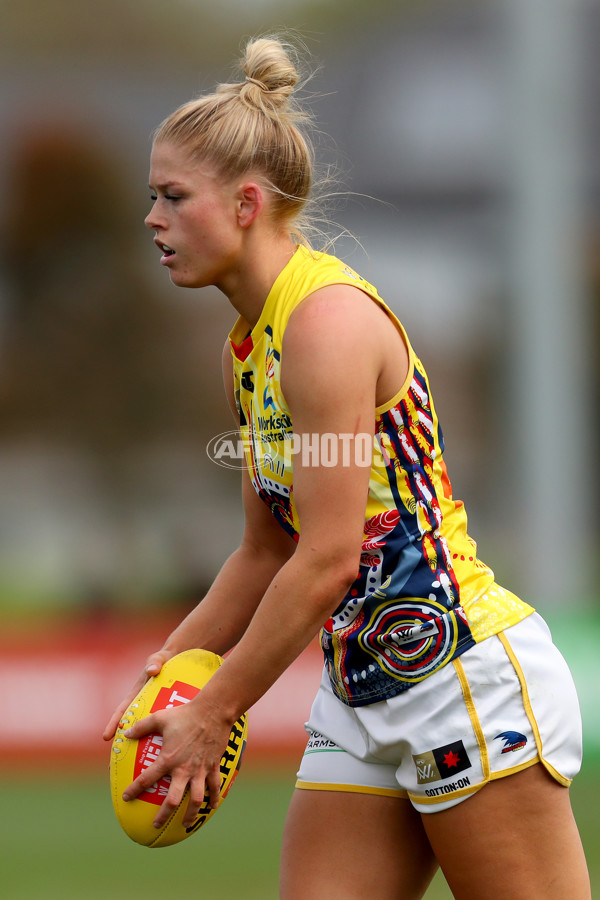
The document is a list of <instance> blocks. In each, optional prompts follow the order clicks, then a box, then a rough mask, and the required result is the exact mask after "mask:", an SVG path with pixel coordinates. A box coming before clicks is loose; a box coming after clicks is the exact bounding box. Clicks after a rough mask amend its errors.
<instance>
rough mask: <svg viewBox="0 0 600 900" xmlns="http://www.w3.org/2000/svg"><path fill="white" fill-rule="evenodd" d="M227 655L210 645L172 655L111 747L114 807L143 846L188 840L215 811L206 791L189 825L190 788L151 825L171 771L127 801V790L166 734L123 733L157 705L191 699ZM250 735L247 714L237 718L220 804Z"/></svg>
mask: <svg viewBox="0 0 600 900" xmlns="http://www.w3.org/2000/svg"><path fill="white" fill-rule="evenodd" d="M222 663H223V660H222V659H221V657H220V656H217V655H216V654H215V653H210V652H209V651H208V650H186V651H185V652H183V653H179V654H178V655H177V656H174V657H173V658H172V659H170V660H168V662H166V663H165V664H164V666H163V667H162V669H161V671H160V672H159V674H158V675H156V676H155V677H154V678H150V679H149V680H148V681H147V682H146V684H145V685H144V687H143V688H142V689H141V691H140V692H139V694H138V695H137V697H135V699H134V700H133V701H132V702H131V704H130V706H129V709H128V710H127V712H125V713H124V715H123V717H122V719H121V722H120V723H119V727H118V728H117V732H116V734H115V737H114V740H113V744H112V748H111V752H110V789H111V794H112V801H113V806H114V810H115V813H116V816H117V819H118V820H119V823H120V824H121V827H122V828H123V830H124V831H125V833H126V834H127V835H128V836H129V837H130V838H131V839H132V840H134V841H136V842H137V843H138V844H143V845H144V846H145V847H167V846H169V844H176V843H178V842H179V841H183V840H185V838H187V837H189V836H190V835H191V834H194V833H195V832H196V831H198V829H199V828H201V827H202V825H204V824H205V823H206V822H208V820H209V819H210V817H211V816H212V815H213V814H214V813H215V812H216V809H211V808H210V806H209V805H208V794H207V795H206V796H205V798H204V802H203V804H202V806H201V807H200V810H199V812H198V815H197V816H196V819H195V820H194V822H193V823H192V825H190V826H189V827H187V828H186V827H184V825H183V823H182V820H183V816H184V812H185V809H186V806H187V800H188V794H189V788H187V789H186V791H185V794H184V796H183V798H182V801H181V803H180V804H179V806H178V807H177V809H176V810H174V812H173V813H172V815H171V816H170V818H169V819H168V820H167V822H166V823H165V824H164V825H163V826H162V827H161V828H155V827H154V825H153V822H154V819H155V817H156V813H157V812H158V808H159V807H160V806H161V805H162V803H163V801H164V799H165V797H166V796H167V792H168V790H169V781H170V778H169V776H166V777H164V778H161V779H160V781H159V782H158V783H157V784H154V785H153V786H152V787H151V788H149V789H148V790H146V791H144V793H142V794H140V796H139V797H136V799H135V800H130V801H129V802H127V803H125V801H124V800H123V791H124V790H125V788H126V787H128V786H129V785H130V784H131V782H132V781H133V780H134V779H135V778H137V777H138V775H140V773H141V772H142V771H143V770H144V768H146V767H147V766H149V765H151V764H152V763H153V762H154V760H155V759H156V757H157V756H158V755H159V753H160V748H161V744H162V737H161V736H160V735H157V734H151V735H146V736H145V737H142V738H140V739H139V740H131V739H129V738H126V737H124V736H123V732H124V731H126V730H127V729H128V728H130V727H131V726H132V725H133V724H134V723H135V722H138V721H139V720H140V719H143V718H145V717H146V716H148V715H150V713H153V712H156V711H157V710H159V709H171V708H173V707H176V706H180V705H181V704H182V703H189V701H190V700H192V699H193V698H194V697H195V696H196V694H197V693H198V692H199V691H200V690H202V688H203V687H204V685H205V684H206V683H207V681H208V680H209V679H210V678H211V677H212V676H213V675H214V673H215V672H216V671H217V669H218V668H219V666H220V665H222ZM247 734H248V716H247V713H244V715H243V716H240V718H239V719H238V720H237V722H236V723H235V725H234V726H233V729H232V731H231V734H230V736H229V743H228V744H227V749H226V750H225V753H224V754H223V756H222V758H221V791H220V800H219V806H220V805H221V803H222V802H223V800H224V799H225V797H226V796H227V792H228V791H229V789H230V787H231V785H232V784H233V781H234V779H235V777H236V775H237V773H238V770H239V767H240V763H241V759H242V754H243V752H244V748H245V746H246V737H247Z"/></svg>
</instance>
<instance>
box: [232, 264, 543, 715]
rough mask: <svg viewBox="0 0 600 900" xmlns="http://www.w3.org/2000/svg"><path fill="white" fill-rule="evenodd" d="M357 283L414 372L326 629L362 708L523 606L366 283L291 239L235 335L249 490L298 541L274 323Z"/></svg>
mask: <svg viewBox="0 0 600 900" xmlns="http://www.w3.org/2000/svg"><path fill="white" fill-rule="evenodd" d="M340 283H341V284H349V285H352V286H354V287H358V288H360V289H361V290H363V291H364V292H365V293H366V294H368V295H369V296H370V297H371V298H372V299H373V300H374V301H375V302H376V303H378V304H379V305H380V306H382V307H383V308H384V309H385V310H386V312H387V313H388V315H389V316H390V318H391V319H392V321H393V322H394V323H395V325H396V327H397V328H398V330H399V332H400V334H401V335H402V337H403V339H404V340H405V342H406V345H407V348H408V350H409V359H410V370H409V374H408V377H407V379H406V382H405V384H404V385H402V387H401V388H400V390H399V391H398V393H397V395H396V396H395V397H393V398H391V400H390V401H389V403H387V404H385V405H384V406H382V407H379V408H377V410H376V411H375V421H374V425H373V460H372V465H371V472H370V481H369V494H368V501H367V507H366V513H365V526H364V539H363V544H362V553H361V557H360V562H359V567H358V573H357V577H356V579H355V581H354V583H353V584H352V586H351V588H350V590H349V591H348V593H347V594H346V596H345V598H344V600H343V601H342V603H340V605H339V606H338V608H337V609H336V610H335V612H334V613H333V615H332V616H331V618H330V619H329V620H328V621H327V622H326V623H325V624H324V626H323V629H322V632H321V645H322V647H323V651H324V654H325V660H326V664H327V668H328V672H329V677H330V680H331V684H332V687H333V690H334V692H335V693H336V695H337V696H338V697H339V698H340V699H341V700H342V701H343V702H345V703H347V704H350V705H354V706H358V705H362V704H367V703H373V702H376V701H378V700H382V699H385V698H386V697H391V696H394V695H395V694H397V693H399V692H400V691H403V690H406V689H407V688H410V687H411V686H412V685H414V684H416V683H418V682H419V681H421V680H422V679H423V678H426V677H428V676H429V675H431V674H432V673H433V672H435V671H437V670H438V669H439V668H441V667H442V666H443V665H445V664H446V663H447V662H449V661H450V660H452V659H454V658H455V657H456V656H458V655H459V654H460V653H462V652H464V651H465V650H466V649H468V648H469V647H471V646H473V644H474V643H475V642H476V641H479V640H482V639H484V638H485V637H488V636H489V635H491V634H494V633H497V632H498V631H501V630H502V629H504V628H506V627H508V626H509V625H512V624H515V623H516V622H518V621H520V620H521V619H522V618H525V616H527V615H529V613H530V612H532V609H531V607H529V606H528V605H527V604H525V603H523V602H522V601H521V600H520V599H519V598H517V597H515V596H514V595H513V594H510V592H508V591H506V590H504V589H503V588H502V587H500V586H499V585H498V584H496V582H495V580H494V575H493V572H492V571H491V570H490V569H489V568H488V567H487V566H486V565H485V564H484V563H482V562H481V561H480V560H478V558H477V552H476V545H475V543H474V542H473V541H472V540H471V538H470V537H469V536H468V533H467V518H466V514H465V510H464V506H463V504H462V503H461V502H460V501H455V500H454V499H453V497H452V490H451V486H450V481H449V479H448V475H447V472H446V466H445V463H444V460H443V452H444V441H443V436H442V431H441V428H440V426H439V423H438V420H437V415H436V412H435V407H434V404H433V401H432V399H431V392H430V389H429V383H428V379H427V375H426V373H425V370H424V368H423V366H422V364H421V363H420V361H419V360H418V359H417V358H416V356H415V354H414V351H413V350H412V347H411V346H410V343H409V341H408V338H407V336H406V334H405V332H404V329H403V328H402V325H401V324H400V323H399V322H398V320H397V319H396V318H395V316H394V315H393V314H392V313H391V311H390V310H389V309H388V308H387V307H386V306H385V304H384V303H383V301H382V300H381V298H380V297H379V295H378V294H377V291H376V290H375V288H374V287H372V286H371V285H369V284H368V282H366V281H365V280H364V279H363V278H361V277H360V276H359V275H357V274H356V273H355V272H353V271H352V270H351V269H349V268H348V267H346V266H344V265H343V263H341V262H340V261H339V260H337V259H336V258H335V257H331V256H327V255H325V254H313V253H311V252H309V251H308V250H306V249H304V248H299V249H298V250H297V252H296V254H295V255H294V257H293V259H292V260H291V262H290V263H289V264H288V266H287V267H286V268H285V269H284V270H283V272H282V273H281V274H280V275H279V277H278V279H277V280H276V282H275V285H274V286H273V289H272V290H271V292H270V294H269V297H268V298H267V301H266V303H265V307H264V309H263V312H262V315H261V318H260V319H259V321H258V323H257V324H256V326H255V327H254V329H252V331H251V332H250V333H249V328H248V325H247V323H245V322H244V320H243V319H240V320H238V322H237V323H236V326H235V327H234V329H233V330H232V332H231V335H230V341H231V347H232V354H233V364H234V384H235V392H236V404H237V408H238V411H239V415H240V430H241V435H242V440H243V444H244V447H245V452H246V460H247V466H248V472H249V475H250V478H251V480H252V483H253V485H254V488H255V490H256V492H257V494H258V495H259V497H260V498H261V499H262V500H263V502H264V503H266V504H267V506H268V507H269V509H270V510H271V512H272V514H273V515H274V517H275V518H276V520H277V521H278V523H279V524H280V525H281V526H282V527H283V528H284V529H285V530H286V531H287V532H288V533H289V534H290V535H292V537H294V538H295V539H296V540H297V539H298V537H299V533H300V521H299V517H298V513H297V510H296V506H295V503H294V490H293V461H294V453H295V451H296V450H297V448H296V446H295V440H296V438H295V436H294V431H293V422H292V416H291V412H290V410H289V408H288V406H287V404H286V402H285V398H284V396H283V393H282V390H281V382H280V368H281V348H282V342H283V334H284V331H285V327H286V325H287V322H288V319H289V317H290V315H291V313H292V312H293V310H294V309H295V308H296V306H297V305H298V303H300V302H301V301H302V300H303V299H304V298H305V297H307V296H308V295H310V294H311V293H312V292H314V291H315V290H318V289H319V288H320V287H323V286H325V285H327V284H340Z"/></svg>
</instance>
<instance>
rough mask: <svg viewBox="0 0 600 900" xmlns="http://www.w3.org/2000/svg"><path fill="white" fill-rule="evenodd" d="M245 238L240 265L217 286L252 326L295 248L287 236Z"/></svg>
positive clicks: (252, 326)
mask: <svg viewBox="0 0 600 900" xmlns="http://www.w3.org/2000/svg"><path fill="white" fill-rule="evenodd" d="M257 243H258V242H253V241H252V240H250V241H248V246H247V248H246V250H245V252H244V254H243V258H242V259H241V261H240V265H239V268H238V269H237V271H236V272H235V273H234V276H233V277H232V278H231V281H230V282H229V283H228V284H227V285H226V286H220V287H221V290H222V291H223V293H224V294H225V295H226V296H227V298H228V300H229V302H230V303H231V305H232V306H233V307H234V309H236V310H237V312H238V313H239V314H240V315H241V316H242V317H243V318H244V319H245V320H246V322H248V325H249V326H250V327H251V328H254V326H255V325H256V323H257V322H258V320H259V318H260V315H261V313H262V311H263V307H264V305H265V301H266V299H267V297H268V295H269V291H270V290H271V288H272V287H273V285H274V284H275V280H276V279H277V276H278V275H279V274H280V272H281V271H282V270H283V269H284V268H285V267H286V266H287V264H288V263H289V261H290V259H291V258H292V256H293V255H294V253H295V251H296V245H295V244H294V243H293V242H292V240H291V238H290V237H289V235H287V234H286V235H278V236H275V237H272V239H269V240H262V241H261V242H260V246H256V245H257Z"/></svg>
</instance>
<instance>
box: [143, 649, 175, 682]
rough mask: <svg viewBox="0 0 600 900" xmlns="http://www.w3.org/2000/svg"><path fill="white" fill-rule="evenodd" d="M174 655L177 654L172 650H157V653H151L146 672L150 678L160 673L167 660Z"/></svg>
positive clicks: (145, 668)
mask: <svg viewBox="0 0 600 900" xmlns="http://www.w3.org/2000/svg"><path fill="white" fill-rule="evenodd" d="M173 656H175V653H174V652H173V651H171V650H157V651H156V653H152V654H150V656H149V657H148V659H147V660H146V665H145V667H144V672H145V673H146V675H147V676H148V677H149V678H151V677H152V676H154V675H158V673H159V672H160V670H161V669H162V667H163V666H164V664H165V663H166V662H167V660H169V659H171V658H172V657H173Z"/></svg>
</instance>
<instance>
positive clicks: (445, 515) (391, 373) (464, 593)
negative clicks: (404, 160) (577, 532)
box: [105, 39, 590, 900]
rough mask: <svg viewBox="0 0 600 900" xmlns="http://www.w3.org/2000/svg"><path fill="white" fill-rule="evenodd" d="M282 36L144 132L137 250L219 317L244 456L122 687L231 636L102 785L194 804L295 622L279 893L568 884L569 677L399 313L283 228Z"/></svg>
mask: <svg viewBox="0 0 600 900" xmlns="http://www.w3.org/2000/svg"><path fill="white" fill-rule="evenodd" d="M293 59H294V57H293V56H292V53H291V51H290V49H289V48H287V47H286V46H285V45H284V44H283V43H281V42H279V41H278V40H275V39H260V40H256V41H252V42H250V43H249V44H248V46H247V47H246V51H245V55H244V58H243V60H242V71H243V75H242V78H241V80H240V81H239V82H237V83H233V84H224V85H220V86H219V87H218V88H217V90H216V92H215V93H214V94H210V95H207V96H203V97H201V98H200V99H198V100H194V101H192V102H189V103H187V104H185V105H184V106H182V107H181V108H179V109H177V110H176V111H175V112H174V113H173V114H172V115H170V116H169V117H168V118H167V119H166V120H165V121H164V122H163V123H162V125H161V126H160V127H159V129H158V131H157V132H156V135H155V139H154V144H153V150H152V159H151V170H150V188H151V191H152V199H153V205H152V208H151V211H150V213H149V214H148V217H147V219H146V224H147V225H148V227H149V228H150V229H151V230H152V231H153V232H154V242H155V244H156V246H157V248H158V251H159V253H160V262H161V265H162V266H164V268H165V269H166V270H167V271H168V273H169V277H170V279H171V281H172V282H173V284H175V285H178V286H180V287H188V288H201V287H205V286H207V285H216V286H217V287H218V288H219V289H220V290H221V291H222V292H223V294H224V295H225V296H226V297H227V299H228V300H229V302H230V303H231V304H232V306H233V307H234V308H235V310H236V311H237V313H238V316H239V318H238V319H237V322H236V324H235V326H234V328H233V330H232V331H231V334H230V335H229V337H228V339H227V341H226V343H225V348H224V352H223V373H224V379H225V385H226V390H227V396H228V398H229V403H230V405H231V410H232V413H233V416H234V418H235V421H236V422H237V424H238V426H239V428H240V432H241V436H242V439H243V443H244V446H245V450H246V454H247V468H248V474H247V475H244V478H243V486H242V495H243V505H244V512H245V530H244V534H243V539H242V541H241V544H240V546H239V548H238V549H237V550H236V551H235V552H234V553H233V554H232V555H231V556H230V557H229V559H228V560H227V561H226V562H225V564H224V566H223V568H222V569H221V571H220V573H219V575H218V576H217V578H216V579H215V581H214V584H213V585H212V587H211V588H210V590H209V592H208V593H207V595H206V597H205V598H204V599H203V600H202V602H201V603H200V604H199V605H198V606H197V608H196V609H194V610H193V611H192V612H191V613H190V614H189V615H188V616H187V618H185V619H184V621H183V622H182V623H181V624H180V625H179V626H178V628H176V630H175V631H174V632H173V633H172V634H171V635H170V636H169V637H168V638H167V640H166V642H165V644H164V646H163V648H162V649H161V650H159V651H158V652H156V653H154V654H152V655H151V656H150V658H149V659H148V660H147V663H146V667H145V669H144V671H143V673H142V675H141V676H140V679H139V681H138V683H137V684H136V686H135V688H134V690H133V692H132V694H131V695H129V697H128V698H127V701H129V700H130V699H131V697H132V696H133V695H134V694H135V693H136V692H137V690H138V689H139V688H140V687H141V685H143V684H144V682H145V681H146V680H147V678H148V677H149V676H150V675H154V674H156V673H157V672H158V671H160V668H161V666H162V664H163V663H164V662H165V661H166V660H167V659H169V658H170V657H172V656H173V655H175V654H176V653H178V652H180V651H183V650H185V649H188V648H192V647H201V648H205V649H207V650H211V651H213V652H215V653H218V654H221V655H222V654H224V653H225V652H226V651H229V650H232V652H231V653H230V654H229V655H228V657H227V658H226V660H225V662H224V664H223V665H222V666H221V668H220V669H219V670H218V672H217V673H216V674H215V676H214V677H213V678H212V680H211V681H210V683H209V684H208V685H207V686H206V687H205V688H204V689H203V690H202V692H201V693H200V694H198V696H197V697H196V698H195V699H194V700H193V701H192V702H190V703H188V704H187V705H185V706H181V707H180V708H178V709H173V710H169V711H162V712H157V713H155V714H153V715H150V716H148V717H147V718H145V719H144V720H143V721H141V722H139V723H138V724H137V725H135V726H134V727H133V728H132V729H131V730H130V731H129V732H128V736H129V737H131V738H139V737H141V736H142V735H145V734H149V733H155V732H160V733H162V735H163V741H164V744H163V749H162V752H161V753H160V755H159V757H158V759H157V761H156V762H155V763H153V764H152V765H151V766H149V767H148V768H147V769H146V770H145V772H144V773H143V774H142V775H140V776H139V777H138V778H137V779H136V780H135V781H134V782H133V783H132V785H131V786H130V787H128V788H127V790H126V792H125V799H132V798H134V797H136V796H137V795H138V794H139V793H140V792H141V791H143V790H144V789H146V788H148V787H149V786H151V785H152V784H153V783H155V782H156V781H158V780H159V779H160V778H161V777H162V776H164V775H169V776H170V778H171V782H170V789H169V792H168V795H167V797H166V799H165V801H164V803H163V805H162V807H160V809H159V811H158V813H157V818H156V824H161V823H162V822H164V821H165V820H166V819H167V818H168V817H169V815H170V814H171V812H172V811H173V809H174V808H175V807H177V806H178V804H179V803H180V801H181V799H182V797H183V794H184V792H185V790H186V788H187V787H188V786H189V789H190V795H189V802H188V806H187V812H186V817H185V822H186V824H190V825H191V824H192V823H193V821H194V818H195V816H196V814H197V812H198V809H199V807H200V805H201V803H202V801H203V798H204V794H205V790H207V791H208V792H209V796H210V798H211V802H212V804H213V805H216V804H217V802H218V795H219V786H220V776H219V761H220V758H221V755H222V753H223V751H224V749H225V746H226V744H227V740H228V736H229V733H230V730H231V728H232V725H233V723H234V722H235V721H236V719H237V718H238V717H239V716H240V715H241V714H242V713H243V712H244V711H245V710H247V709H248V708H249V707H251V706H252V704H253V703H255V702H256V701H257V700H258V699H259V698H260V697H261V696H262V695H263V694H264V693H265V692H266V691H267V689H268V688H269V687H270V686H271V685H272V684H273V683H274V681H275V680H276V679H277V678H278V677H279V675H281V673H282V672H284V670H285V669H286V668H287V667H288V666H289V665H290V663H291V662H292V661H293V660H294V659H295V658H296V657H297V656H298V654H299V653H300V652H301V651H302V650H303V649H304V648H305V647H306V646H307V644H308V643H309V642H310V641H311V640H312V639H313V638H314V636H315V635H316V634H317V633H319V632H320V640H321V645H322V648H323V652H324V657H325V665H324V670H323V678H322V682H321V685H320V687H319V690H318V693H317V697H316V699H315V702H314V705H313V708H312V712H311V716H310V721H309V722H308V724H307V726H306V727H307V732H308V744H307V748H306V753H305V755H304V758H303V760H302V762H301V765H300V770H299V773H298V781H297V790H296V791H295V794H294V797H293V799H292V802H291V806H290V810H289V814H288V818H287V822H286V826H285V834H284V840H283V853H282V864H281V897H282V898H283V900H306V898H310V900H319V898H327V900H336V898H338V900H354V898H356V900H359V898H360V900H365V898H370V897H372V896H378V897H387V898H403V900H409V898H418V897H422V896H423V894H424V893H425V891H426V889H427V886H428V884H429V882H430V880H431V878H432V877H433V874H434V872H435V871H436V869H437V867H438V866H441V868H442V870H443V873H444V875H445V877H446V879H447V881H448V883H449V885H450V888H451V890H452V892H453V894H454V896H455V897H458V898H464V900H470V898H480V900H483V898H485V900H487V898H489V897H495V898H507V900H508V898H510V900H516V898H524V900H525V898H526V900H537V898H539V900H542V898H543V900H551V898H556V900H564V898H565V897H569V900H585V898H589V896H590V888H589V882H588V876H587V871H586V865H585V860H584V856H583V852H582V847H581V843H580V839H579V835H578V832H577V827H576V825H575V822H574V819H573V815H572V812H571V807H570V801H569V791H568V787H569V785H570V783H571V780H572V778H573V776H574V775H575V774H576V772H577V771H578V769H579V767H580V762H581V723H580V718H579V711H578V704H577V698H576V695H575V691H574V686H573V682H572V679H571V676H570V674H569V671H568V669H567V667H566V664H565V662H564V661H563V659H562V657H561V656H560V654H559V653H558V651H557V650H556V648H555V647H554V645H553V644H552V641H551V638H550V635H549V632H548V629H547V627H546V625H545V623H544V622H543V620H542V619H541V618H540V617H539V615H538V614H537V613H536V612H535V611H534V610H533V609H532V608H531V607H530V606H529V605H528V604H527V603H525V602H524V601H523V600H521V599H520V598H518V597H517V596H515V595H514V594H512V593H511V592H510V591H508V590H506V589H505V588H503V587H501V586H500V585H499V584H497V583H496V581H495V579H494V574H493V572H492V571H491V570H490V569H489V568H488V567H487V566H486V565H485V564H484V563H483V562H482V561H481V560H479V559H478V557H477V554H476V546H475V543H474V542H473V541H472V540H471V538H470V537H469V536H468V533H467V528H466V515H465V510H464V507H463V504H462V503H461V502H459V501H457V500H454V499H453V496H452V489H451V485H450V481H449V479H448V474H447V471H446V467H445V463H444V444H443V438H442V433H441V430H440V426H439V423H438V419H437V415H436V411H435V406H434V403H433V400H432V396H431V391H430V386H429V382H428V379H427V375H426V372H425V370H424V368H423V366H422V364H421V362H420V360H419V359H418V358H417V357H416V355H415V353H414V351H413V348H412V347H411V344H410V342H409V339H408V337H407V335H406V333H405V331H404V329H403V327H402V325H401V323H400V322H399V321H398V320H397V319H396V317H395V316H394V315H393V314H392V313H391V311H390V310H389V309H388V307H387V306H386V305H385V303H384V302H383V300H382V299H381V298H380V297H379V295H378V293H377V291H376V289H375V288H374V287H373V286H372V285H370V284H369V283H367V282H366V281H365V280H364V279H363V278H361V277H360V275H358V274H357V273H356V272H354V271H352V269H350V268H349V267H347V266H346V265H344V263H343V262H341V261H340V260H338V259H337V258H335V257H333V256H329V255H326V254H324V253H322V252H317V251H315V250H314V249H312V248H311V246H310V245H309V243H308V242H307V240H306V231H305V223H304V216H305V213H306V209H307V201H308V200H309V194H310V190H311V179H312V174H311V173H312V170H313V169H312V150H311V146H310V143H309V141H308V139H307V137H306V135H305V133H304V131H305V129H304V124H303V123H304V116H303V114H302V111H301V110H300V109H298V107H297V105H296V102H295V99H294V88H295V86H296V84H297V82H298V74H297V70H296V65H295V63H294V61H293ZM232 648H233V649H232ZM127 701H126V703H127ZM126 703H125V704H123V706H121V707H119V709H118V710H117V711H116V712H115V715H114V716H113V718H112V720H111V722H110V723H109V725H108V726H107V729H106V732H105V738H106V739H110V738H111V737H112V735H113V734H114V731H115V728H116V725H117V723H118V722H119V719H120V715H121V713H122V711H123V709H124V708H126Z"/></svg>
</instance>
